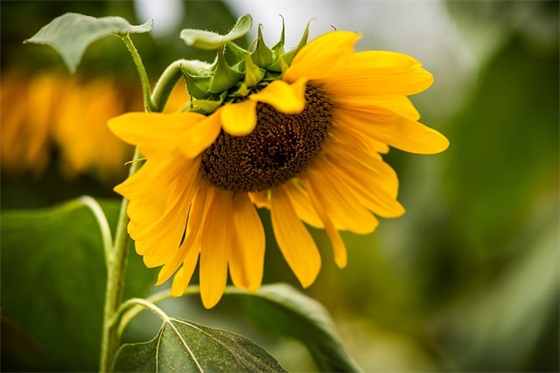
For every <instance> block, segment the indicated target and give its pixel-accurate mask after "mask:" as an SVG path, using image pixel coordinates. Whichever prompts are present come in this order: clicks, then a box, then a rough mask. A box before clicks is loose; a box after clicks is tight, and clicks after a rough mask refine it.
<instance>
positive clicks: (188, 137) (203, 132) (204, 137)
mask: <svg viewBox="0 0 560 373" xmlns="http://www.w3.org/2000/svg"><path fill="white" fill-rule="evenodd" d="M220 129H221V120H220V115H219V112H216V113H214V114H212V115H210V116H208V117H205V119H203V120H201V121H199V122H196V123H193V124H192V125H191V126H190V127H189V128H188V130H186V131H184V133H183V135H182V136H181V139H180V143H179V150H180V151H181V153H182V154H183V155H185V156H186V157H187V158H195V157H196V156H198V155H200V153H202V152H203V151H204V150H205V149H206V148H208V147H209V146H210V145H212V143H213V142H214V140H216V137H218V135H219V134H220Z"/></svg>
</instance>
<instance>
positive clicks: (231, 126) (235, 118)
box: [216, 100, 257, 136]
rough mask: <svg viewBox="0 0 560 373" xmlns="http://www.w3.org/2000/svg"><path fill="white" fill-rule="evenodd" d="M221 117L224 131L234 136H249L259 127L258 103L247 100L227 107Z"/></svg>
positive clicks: (222, 111)
mask: <svg viewBox="0 0 560 373" xmlns="http://www.w3.org/2000/svg"><path fill="white" fill-rule="evenodd" d="M216 114H217V113H216ZM221 117H222V128H223V129H224V131H226V132H227V133H229V134H230V135H233V136H243V135H247V134H249V133H251V131H253V129H255V126H256V125H257V102H256V101H253V100H245V101H242V102H238V103H235V104H228V105H225V106H224V107H223V109H222V110H221Z"/></svg>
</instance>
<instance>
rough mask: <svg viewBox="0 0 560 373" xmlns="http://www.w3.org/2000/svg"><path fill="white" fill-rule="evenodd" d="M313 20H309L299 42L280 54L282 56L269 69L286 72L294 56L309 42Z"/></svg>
mask: <svg viewBox="0 0 560 373" xmlns="http://www.w3.org/2000/svg"><path fill="white" fill-rule="evenodd" d="M311 21H312V20H309V22H307V26H306V27H305V31H304V32H303V36H302V37H301V40H300V42H299V44H298V45H297V46H296V47H295V48H294V49H292V50H291V51H289V52H287V53H284V54H282V55H281V56H280V58H279V59H278V60H277V61H276V62H275V63H274V64H273V65H272V66H270V67H268V70H272V71H276V72H281V73H284V72H285V71H286V69H287V68H288V67H289V66H290V65H291V64H292V61H293V60H294V57H295V56H296V55H297V54H298V52H299V51H300V50H301V48H303V47H304V46H305V45H306V44H307V39H308V38H309V26H310V25H311Z"/></svg>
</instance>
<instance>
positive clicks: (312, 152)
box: [109, 31, 448, 308]
mask: <svg viewBox="0 0 560 373" xmlns="http://www.w3.org/2000/svg"><path fill="white" fill-rule="evenodd" d="M359 37H360V35H359V34H356V33H352V32H346V31H333V32H330V33H327V34H324V35H322V36H320V37H318V38H316V39H314V40H313V41H311V42H309V43H307V44H305V43H304V45H302V47H301V48H300V49H298V50H297V51H296V53H293V54H292V55H291V57H290V58H287V57H286V56H288V55H289V54H288V53H284V52H283V49H282V46H281V47H275V48H273V49H274V51H275V52H276V53H273V56H275V58H272V59H271V60H270V61H268V62H266V63H262V62H261V64H260V65H259V68H258V69H257V70H258V71H261V74H260V75H259V76H260V78H261V79H257V81H255V82H254V83H253V84H244V83H243V82H241V84H240V83H239V82H238V83H237V84H236V85H232V86H231V87H226V91H227V93H225V94H223V95H221V96H220V97H221V98H220V100H219V105H216V108H214V110H212V111H211V112H209V113H200V112H193V111H190V112H182V113H174V114H159V113H128V114H124V115H122V116H119V117H116V118H114V119H112V120H110V121H109V126H110V128H111V129H112V131H113V132H114V133H115V134H116V135H117V136H118V137H120V138H121V139H123V140H124V141H125V142H128V143H130V144H134V145H136V146H138V147H139V151H140V152H141V153H142V154H143V156H144V157H145V158H146V160H147V161H146V163H145V164H144V165H143V166H142V167H141V168H140V170H139V171H138V172H137V173H135V174H134V175H132V176H131V177H129V178H128V179H127V180H125V181H124V182H123V183H122V184H120V185H118V186H117V187H116V188H115V190H116V191H117V192H118V193H119V194H121V195H123V196H124V197H125V198H127V199H129V200H130V204H129V207H128V214H129V217H130V219H131V221H130V223H129V228H128V230H129V234H130V235H131V237H132V238H133V239H134V240H135V241H136V250H137V252H138V253H139V254H140V255H142V256H143V257H144V262H145V264H146V265H147V266H148V267H156V266H163V268H162V269H161V271H160V273H159V278H158V284H161V283H163V282H165V281H166V280H168V279H169V278H170V277H171V276H172V275H175V276H174V280H173V283H172V288H171V292H172V294H173V295H176V296H178V295H181V294H183V293H184V291H185V289H186V288H187V286H188V283H189V282H190V279H191V277H192V274H193V271H194V269H195V267H196V265H197V263H198V262H200V263H199V270H200V273H199V276H200V277H199V282H200V291H201V297H202V301H203V304H204V306H205V307H207V308H210V307H212V306H214V305H215V304H216V303H217V302H218V301H219V300H220V298H221V296H222V294H223V292H224V288H225V286H226V283H227V274H228V269H229V273H230V276H231V280H232V282H233V284H234V285H235V286H237V287H240V288H244V289H248V290H249V291H255V290H257V289H258V288H259V287H260V285H261V281H262V276H263V261H264V251H265V234H264V230H263V227H262V224H261V221H260V218H259V216H258V214H257V211H256V208H255V205H256V206H257V207H266V208H268V209H270V212H271V218H272V226H273V231H274V235H275V237H276V240H277V242H278V244H279V247H280V249H281V251H282V254H283V256H284V258H285V259H286V261H287V263H288V264H289V266H290V267H291V269H292V270H293V272H294V274H295V276H296V277H297V278H298V280H299V281H300V283H301V285H302V286H303V287H308V286H309V285H311V284H312V283H313V282H314V280H315V278H316V277H317V275H318V273H319V270H320V267H321V257H320V254H319V250H318V248H317V246H316V244H315V242H314V241H313V239H312V237H311V235H310V233H309V232H308V231H307V229H306V228H305V225H304V224H303V222H305V223H307V224H309V225H310V226H313V227H318V228H324V229H325V231H326V232H327V234H328V236H329V238H330V241H331V243H332V247H333V251H334V258H335V261H336V264H337V265H338V266H339V267H344V266H345V265H346V262H347V254H346V249H345V246H344V243H343V242H342V240H341V238H340V236H339V231H341V230H348V231H351V232H354V233H360V234H365V233H370V232H372V231H373V230H374V229H375V228H376V226H377V225H378V220H377V219H376V215H377V216H380V217H384V218H390V217H397V216H400V215H402V214H403V213H404V208H403V207H402V206H401V204H400V203H399V202H398V201H397V190H398V180H397V175H396V174H395V172H394V171H393V170H392V168H391V167H390V166H389V165H387V164H386V163H385V162H384V161H383V160H382V158H381V155H380V154H381V153H385V152H387V151H388V149H389V146H391V147H395V148H398V149H402V150H405V151H408V152H413V153H424V154H428V153H438V152H441V151H443V150H445V149H446V148H447V146H448V141H447V139H446V138H445V137H444V136H442V135H441V134H440V133H438V132H437V131H435V130H433V129H430V128H428V127H426V126H424V125H423V124H421V123H419V122H418V119H419V118H420V116H419V114H418V112H417V110H416V109H415V108H414V106H413V104H412V103H411V101H410V100H409V99H408V97H407V96H408V95H412V94H415V93H419V92H421V91H423V90H425V89H427V88H428V87H429V86H430V85H431V84H432V81H433V77H432V75H431V74H430V73H429V72H428V71H426V70H424V69H423V68H422V67H421V64H420V63H419V62H418V61H416V60H415V59H414V58H412V57H410V56H407V55H404V54H399V53H393V52H383V51H365V52H357V53H356V52H355V51H354V44H355V42H356V41H357V40H358V39H359ZM257 49H258V48H257ZM245 63H246V68H245V70H246V71H247V75H249V70H250V65H251V64H253V61H252V59H251V58H249V57H248V58H247V61H246V62H245ZM278 66H281V68H278ZM257 70H255V71H257ZM257 75H258V74H257ZM186 79H188V76H187V78H186ZM239 79H241V78H239ZM247 81H248V80H247V78H246V79H245V83H247ZM226 91H224V92H226ZM239 92H244V93H243V94H240V93H239ZM213 93H216V92H213ZM220 94H221V92H220ZM191 95H193V96H195V95H194V94H193V92H191ZM224 96H227V97H229V98H227V99H225V100H224V99H223V97H224ZM203 98H204V97H203ZM195 104H196V101H194V104H193V105H192V107H196V105H195Z"/></svg>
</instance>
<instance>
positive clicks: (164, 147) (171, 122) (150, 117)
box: [108, 112, 206, 157]
mask: <svg viewBox="0 0 560 373" xmlns="http://www.w3.org/2000/svg"><path fill="white" fill-rule="evenodd" d="M205 118H206V117H205V116H204V115H201V114H197V113H190V112H189V113H174V114H161V113H127V114H123V115H120V116H118V117H115V118H112V119H110V120H109V122H108V125H109V128H110V129H111V131H113V133H114V134H115V135H117V136H118V137H119V138H121V139H122V140H123V141H125V142H127V143H129V144H132V145H136V146H138V147H140V149H141V152H142V154H144V155H146V156H148V157H150V156H151V155H152V154H157V153H161V152H171V151H173V150H174V149H175V148H176V147H177V146H178V145H179V143H180V141H181V139H182V138H183V135H184V134H185V132H187V131H189V130H190V129H191V128H192V127H193V126H195V125H196V124H197V123H198V122H200V121H202V120H204V119H205Z"/></svg>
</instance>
